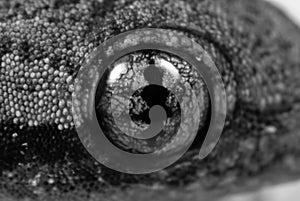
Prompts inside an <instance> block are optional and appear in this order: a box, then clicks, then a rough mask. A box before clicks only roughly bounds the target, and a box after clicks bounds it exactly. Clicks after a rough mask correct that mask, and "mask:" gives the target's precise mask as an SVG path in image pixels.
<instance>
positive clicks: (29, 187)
mask: <svg viewBox="0 0 300 201" xmlns="http://www.w3.org/2000/svg"><path fill="white" fill-rule="evenodd" d="M143 27H156V28H164V29H169V30H170V31H177V32H181V33H184V34H185V35H187V36H189V37H191V38H193V39H194V40H195V41H197V42H198V43H199V44H201V45H202V47H203V48H204V49H205V50H206V51H207V52H208V53H209V54H210V55H211V57H212V58H213V60H214V62H215V64H216V66H217V68H218V69H219V70H220V72H221V73H222V76H223V80H224V83H225V86H226V91H227V96H228V97H229V98H230V101H229V103H228V106H229V110H230V112H229V116H230V118H229V122H228V124H227V126H226V128H225V130H224V132H223V135H222V138H221V140H220V142H219V144H218V146H217V147H216V149H215V150H214V151H213V153H211V154H210V156H209V157H208V158H206V159H205V160H203V161H200V160H198V159H197V157H196V156H197V153H198V152H197V150H195V149H192V150H191V151H190V152H188V153H187V154H186V155H185V156H184V157H183V158H182V159H181V160H180V161H179V162H178V163H177V164H175V165H173V166H172V167H170V168H168V169H166V170H163V171H160V172H157V173H153V174H150V175H140V176H132V175H126V174H121V173H117V172H115V171H113V170H109V169H107V168H105V167H103V166H101V165H100V164H98V163H97V162H96V161H95V160H94V159H93V158H91V156H90V155H88V153H87V152H86V151H85V149H84V148H83V146H82V145H81V143H80V141H79V139H78V136H77V134H76V132H75V130H74V128H73V127H74V126H73V123H72V116H71V114H70V96H71V93H72V90H73V88H72V83H73V79H74V77H75V76H76V72H78V69H79V68H80V66H81V64H82V62H83V61H84V58H85V56H86V55H88V54H89V52H91V51H92V50H93V49H94V48H95V47H97V46H98V45H99V44H101V43H102V42H103V41H105V40H107V39H108V38H111V37H113V36H115V35H117V34H119V33H122V32H125V31H127V30H132V29H137V28H143ZM299 67H300V30H299V29H298V28H297V27H296V26H295V25H294V24H293V23H292V22H290V21H289V20H288V19H287V18H286V17H285V16H284V15H283V14H282V13H281V12H280V11H279V10H277V9H276V8H274V7H272V6H270V5H269V4H266V3H264V2H263V1H260V0H251V1H246V0H201V1H199V0H185V1H180V0H152V1H138V0H119V1H112V0H103V1H101V0H87V1H83V0H82V1H79V0H64V1H61V0H49V1H48V0H24V1H23V0H7V1H6V0H1V1H0V200H10V199H11V200H17V199H22V200H103V199H105V200H124V199H125V200H126V199H127V200H131V199H130V198H131V197H133V199H136V200H139V199H142V198H143V197H145V200H147V199H149V200H152V199H151V197H152V196H151V193H156V192H157V191H155V189H157V188H158V189H165V190H162V191H163V192H164V193H162V197H160V198H158V199H157V200H159V199H161V198H164V199H162V200H167V199H170V200H177V199H178V198H181V197H182V196H183V197H184V196H186V197H188V199H191V200H193V199H192V198H195V196H196V195H199V196H200V194H199V192H206V194H207V193H208V192H210V191H215V188H217V187H219V186H220V185H223V186H226V189H227V191H228V189H231V188H230V187H231V186H234V184H235V183H236V182H238V180H239V178H248V177H253V175H260V174H262V173H263V172H265V171H267V170H268V168H270V167H273V166H274V165H276V164H280V166H281V171H282V172H294V173H298V174H297V175H298V176H299V175H300V170H299V168H297V167H299V166H297V165H296V164H297V161H298V158H299V156H300V149H299V147H300V132H299V130H300V129H299V125H298V123H297V122H298V121H299V119H300V117H299V98H300V90H299V89H300V81H299V76H300V68H299ZM194 148H197V143H195V145H194ZM193 184H194V185H193ZM136 185H138V186H140V185H141V186H146V187H147V189H152V190H146V191H145V192H144V191H135V189H136V188H137V187H136ZM178 187H180V188H178ZM186 188H189V190H186V191H185V190H183V192H181V190H182V189H186ZM138 189H139V188H138ZM176 189H177V190H176ZM178 189H180V190H178ZM191 189H192V190H191ZM203 189H204V190H203ZM123 191H124V192H127V193H124V194H123ZM179 191H180V192H179ZM227 191H226V192H227ZM143 193H144V194H143ZM143 195H145V196H143ZM176 195H178V196H176ZM156 197H157V195H156ZM123 198H124V199H123ZM197 198H198V197H197ZM188 199H187V200H188ZM199 199H200V198H199Z"/></svg>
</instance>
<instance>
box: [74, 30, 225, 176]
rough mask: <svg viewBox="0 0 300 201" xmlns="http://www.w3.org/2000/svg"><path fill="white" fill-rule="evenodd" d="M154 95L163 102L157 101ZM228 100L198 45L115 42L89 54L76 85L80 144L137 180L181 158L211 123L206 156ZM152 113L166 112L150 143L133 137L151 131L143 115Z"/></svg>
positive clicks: (150, 38) (136, 36) (182, 40)
mask: <svg viewBox="0 0 300 201" xmlns="http://www.w3.org/2000/svg"><path fill="white" fill-rule="evenodd" d="M166 66H168V67H166ZM151 69H152V70H151ZM147 71H150V73H147ZM155 71H156V73H154V72H155ZM118 72H119V73H118ZM153 73H154V75H155V74H156V75H155V76H154V77H153ZM151 76H152V77H151ZM176 76H177V79H176ZM124 92H125V93H124ZM156 93H157V94H158V93H161V94H165V95H162V96H161V97H159V99H158V100H156V102H155V101H153V100H155V99H154V98H153V97H154V95H155V94H156ZM145 94H146V95H145ZM147 94H148V95H147ZM147 96H150V97H148V100H147ZM170 99H171V100H172V101H170V102H169V103H168V100H170ZM135 100H140V103H138V104H137V106H138V108H143V107H145V109H142V110H140V109H139V110H138V112H136V114H134V111H135V108H134V107H133V105H135V102H136V101H135ZM226 100H227V99H226V94H225V89H224V86H223V82H222V78H221V76H220V74H219V72H218V70H217V68H216V66H215V65H214V63H213V61H212V59H211V58H210V56H209V55H208V54H207V53H206V52H205V51H204V50H203V48H202V47H201V46H200V45H199V44H197V43H195V42H194V41H192V40H191V39H189V38H188V37H186V36H184V35H183V34H179V33H175V32H172V31H170V30H163V29H151V28H148V29H141V30H134V31H130V32H126V33H123V34H120V35H118V36H115V37H114V38H111V39H109V40H107V41H106V42H105V43H103V44H102V45H100V46H99V47H98V48H97V49H96V50H95V51H93V52H92V53H91V54H90V55H89V57H88V58H87V59H86V63H85V64H84V65H83V67H82V68H81V69H80V71H79V73H78V75H77V79H76V81H75V91H74V94H73V116H74V123H75V126H76V129H77V132H78V135H79V138H80V139H81V142H82V144H83V145H84V146H85V148H86V149H87V150H88V152H89V153H90V154H91V155H92V156H93V157H94V158H95V159H96V160H98V161H99V162H100V163H102V164H103V165H105V166H108V167H109V168H112V169H114V170H117V171H120V172H125V173H131V174H141V173H150V172H154V171H157V170H160V169H163V168H165V167H167V166H169V165H171V164H173V163H174V162H175V161H177V160H178V159H179V158H181V156H183V154H184V153H185V152H186V151H187V150H188V149H189V147H190V146H191V144H192V143H193V141H194V139H195V137H196V136H197V133H198V131H199V130H201V128H204V122H207V121H208V119H207V117H208V116H209V117H210V121H209V126H208V129H207V133H201V135H203V144H202V147H201V149H200V155H199V156H200V158H204V157H205V156H207V155H208V154H209V152H210V151H211V150H212V149H213V148H214V146H215V145H216V144H217V141H218V139H219V137H220V135H221V133H222V130H223V126H224V124H225V118H226ZM151 102H152V103H151ZM209 103H210V106H211V107H210V110H209V109H208V104H209ZM168 104H170V105H169V106H168ZM153 106H161V107H162V108H163V110H165V112H166V120H165V121H162V122H163V125H164V128H163V129H162V130H161V132H160V133H159V135H155V136H154V137H153V134H152V135H151V137H150V138H147V139H143V138H144V137H136V136H134V134H133V133H134V132H132V129H140V131H142V130H143V129H144V128H145V127H147V122H148V125H149V116H147V115H145V116H144V118H143V117H142V116H143V115H140V112H141V113H146V114H148V115H149V112H150V109H151V107H153ZM147 108H148V109H147ZM169 110H173V114H172V112H170V111H169ZM120 111H121V112H120ZM123 114H124V115H125V116H126V117H125V118H123V117H122V115H123ZM179 116H180V117H179ZM121 117H122V118H121ZM145 117H146V118H145ZM147 118H148V120H147ZM124 119H125V121H124ZM166 122H167V123H166ZM129 125H130V126H129ZM168 125H175V126H172V127H171V126H170V127H169V128H168ZM143 126H144V128H143ZM150 127H151V125H150ZM168 129H169V130H168ZM170 129H171V130H170ZM175 131H177V132H175ZM128 132H129V133H131V134H129V135H128ZM138 133H139V135H140V133H141V132H138ZM133 136H134V137H133ZM141 138H142V139H141Z"/></svg>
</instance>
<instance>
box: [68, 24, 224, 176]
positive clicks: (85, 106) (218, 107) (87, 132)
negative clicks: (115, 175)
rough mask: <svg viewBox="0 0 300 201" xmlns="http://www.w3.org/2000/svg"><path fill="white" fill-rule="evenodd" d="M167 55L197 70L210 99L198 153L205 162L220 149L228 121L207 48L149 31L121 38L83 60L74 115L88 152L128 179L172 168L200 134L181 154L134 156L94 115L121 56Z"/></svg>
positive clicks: (170, 34) (180, 37)
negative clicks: (101, 88)
mask: <svg viewBox="0 0 300 201" xmlns="http://www.w3.org/2000/svg"><path fill="white" fill-rule="evenodd" d="M147 49H154V50H159V51H164V52H168V53H170V54H173V55H176V56H179V57H181V58H182V59H184V60H185V61H188V62H189V63H190V64H191V65H193V66H195V67H196V69H197V71H198V72H199V73H200V75H201V76H202V77H203V79H204V81H205V83H206V85H207V88H208V91H209V96H210V99H211V121H210V125H209V129H208V132H207V134H206V137H205V140H204V142H203V144H202V147H201V149H200V152H199V157H200V159H203V158H205V157H206V156H207V155H208V154H209V153H210V152H211V151H212V149H213V148H214V147H215V145H216V144H217V142H218V140H219V138H220V136H221V133H222V130H223V127H224V125H225V120H226V111H227V109H226V105H227V99H226V92H225V88H224V86H223V81H222V77H221V75H220V73H219V71H218V69H217V68H216V66H215V64H214V62H213V61H212V59H211V57H210V56H209V55H208V54H207V53H206V52H205V51H204V50H203V48H202V47H201V46H200V45H199V44H197V43H196V42H194V41H192V40H191V39H189V38H188V37H186V36H185V35H183V34H179V33H175V32H172V31H169V30H165V29H154V28H145V29H137V30H133V31H128V32H125V33H122V34H120V35H117V36H115V37H113V38H111V39H109V40H107V41H105V42H104V43H103V44H102V45H100V46H99V47H98V48H96V49H95V50H94V51H93V52H92V53H91V54H90V55H89V56H88V57H87V58H86V60H85V63H84V64H83V66H82V68H80V70H79V72H78V74H77V77H76V79H75V83H74V92H73V95H72V113H73V117H74V123H75V127H76V130H77V133H78V136H79V138H80V140H81V142H82V144H83V145H84V147H85V148H86V149H87V151H88V152H89V153H90V154H91V155H92V156H93V157H94V158H95V159H96V160H97V161H98V162H100V163H101V164H103V165H105V166H107V167H109V168H111V169H114V170H117V171H120V172H125V173H130V174H145V173H151V172H155V171H157V170H160V169H163V168H166V167H168V166H169V165H171V164H173V163H174V162H176V161H177V160H178V159H179V158H181V157H182V155H183V154H184V153H185V152H186V151H187V150H188V149H189V147H190V145H191V144H192V142H193V140H194V138H195V137H196V134H197V132H196V133H194V134H192V135H191V136H190V139H189V141H188V143H186V144H184V145H181V150H180V151H173V152H159V153H150V154H142V155H139V154H132V153H128V152H125V151H123V150H121V149H118V148H117V147H115V146H114V145H113V144H112V143H111V142H110V141H109V140H108V139H107V138H106V137H105V134H104V133H103V131H102V130H101V128H100V126H99V124H98V121H97V117H96V112H95V99H94V97H95V94H96V90H97V86H98V82H99V80H100V79H101V77H102V76H103V74H104V72H105V70H106V67H108V66H110V65H111V64H112V63H113V62H114V61H116V60H117V59H118V58H120V57H122V56H123V55H126V54H129V53H132V52H136V51H139V50H147Z"/></svg>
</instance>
